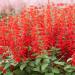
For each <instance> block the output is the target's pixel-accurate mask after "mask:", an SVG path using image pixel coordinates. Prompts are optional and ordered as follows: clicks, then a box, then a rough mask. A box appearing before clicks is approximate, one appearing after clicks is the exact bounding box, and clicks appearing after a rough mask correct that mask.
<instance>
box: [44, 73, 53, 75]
mask: <svg viewBox="0 0 75 75" xmlns="http://www.w3.org/2000/svg"><path fill="white" fill-rule="evenodd" d="M45 75H54V73H45Z"/></svg>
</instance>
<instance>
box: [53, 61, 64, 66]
mask: <svg viewBox="0 0 75 75" xmlns="http://www.w3.org/2000/svg"><path fill="white" fill-rule="evenodd" d="M54 63H55V64H57V65H64V64H65V62H59V61H55V62H54Z"/></svg>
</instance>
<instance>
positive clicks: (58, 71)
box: [52, 68, 60, 73]
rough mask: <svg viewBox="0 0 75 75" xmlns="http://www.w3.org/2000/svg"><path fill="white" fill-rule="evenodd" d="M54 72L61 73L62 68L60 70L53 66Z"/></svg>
mask: <svg viewBox="0 0 75 75" xmlns="http://www.w3.org/2000/svg"><path fill="white" fill-rule="evenodd" d="M52 72H53V73H60V70H59V69H58V68H53V69H52Z"/></svg>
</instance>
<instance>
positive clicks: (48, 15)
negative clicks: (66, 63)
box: [0, 5, 75, 64]
mask: <svg viewBox="0 0 75 75" xmlns="http://www.w3.org/2000/svg"><path fill="white" fill-rule="evenodd" d="M74 12H75V8H74V6H66V7H65V8H59V7H55V6H51V5H48V6H47V7H39V8H38V7H34V6H31V7H29V8H26V9H23V10H22V12H21V13H20V14H17V15H9V16H3V17H2V19H1V20H0V55H5V56H9V54H10V55H12V56H13V57H12V58H13V59H14V60H15V61H17V62H20V61H26V60H27V59H28V58H30V59H34V58H36V56H38V55H40V54H43V53H44V51H45V50H46V51H47V52H48V53H49V54H50V52H49V49H50V48H51V47H56V48H60V49H61V53H60V54H59V55H58V56H60V57H62V55H64V57H63V59H64V60H66V59H68V58H70V57H72V56H73V60H72V61H73V64H75V61H74V60H75V32H74V30H75V20H74V19H75V14H74ZM5 53H7V54H5Z"/></svg>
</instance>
